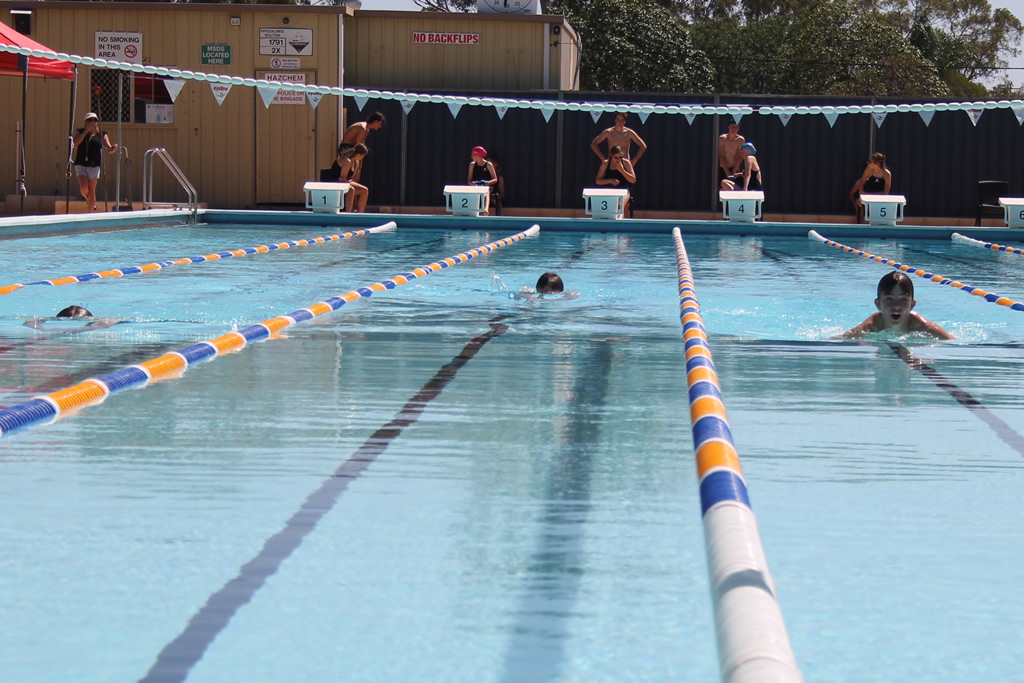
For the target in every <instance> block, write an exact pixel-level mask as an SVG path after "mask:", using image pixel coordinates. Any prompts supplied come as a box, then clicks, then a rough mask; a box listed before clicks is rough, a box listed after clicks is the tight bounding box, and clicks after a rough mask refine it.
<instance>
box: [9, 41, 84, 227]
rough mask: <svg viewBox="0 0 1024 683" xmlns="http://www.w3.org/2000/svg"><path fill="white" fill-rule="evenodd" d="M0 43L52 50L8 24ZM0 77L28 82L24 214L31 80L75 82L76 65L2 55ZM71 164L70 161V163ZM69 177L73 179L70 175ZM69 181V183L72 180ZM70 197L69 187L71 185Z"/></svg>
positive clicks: (22, 187)
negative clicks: (52, 79)
mask: <svg viewBox="0 0 1024 683" xmlns="http://www.w3.org/2000/svg"><path fill="white" fill-rule="evenodd" d="M0 44H2V45H13V46H16V47H22V48H26V47H27V48H30V49H32V50H43V51H48V52H49V51H51V50H50V48H48V47H46V46H45V45H43V44H42V43H37V42H36V41H34V40H32V39H31V38H29V37H28V36H25V35H22V34H21V33H18V32H17V31H15V30H14V29H13V28H11V27H10V26H8V25H7V24H4V23H0ZM0 76H21V77H22V78H24V79H25V83H24V87H23V89H22V94H21V140H20V147H19V149H20V152H21V175H20V177H19V178H18V181H17V182H18V194H20V195H21V210H22V213H24V212H25V195H26V189H25V124H26V120H25V100H26V96H27V93H28V79H29V78H61V79H64V80H69V81H72V80H74V79H75V65H74V64H72V63H71V62H65V61H61V60H59V59H46V58H44V57H35V56H26V55H21V54H16V53H14V52H0ZM74 99H75V98H74V95H72V98H71V119H72V120H71V124H70V125H71V126H72V127H73V126H74V115H75V112H74V109H75V104H74ZM70 158H71V147H70V144H69V146H68V159H69V160H70ZM69 163H70V162H69ZM69 178H70V176H69ZM69 182H70V180H69ZM69 194H70V186H69Z"/></svg>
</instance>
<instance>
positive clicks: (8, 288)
mask: <svg viewBox="0 0 1024 683" xmlns="http://www.w3.org/2000/svg"><path fill="white" fill-rule="evenodd" d="M396 228H397V225H396V224H395V222H394V221H390V222H388V223H385V224H384V225H378V226H377V227H375V228H361V229H359V230H350V231H348V232H344V233H342V234H340V235H323V236H320V237H310V238H309V239H303V240H289V241H287V242H274V243H271V244H261V245H260V246H258V247H246V248H244V249H228V250H226V251H221V252H216V253H213V254H203V255H202V256H188V257H185V258H179V259H173V260H170V261H159V262H157V263H146V264H144V265H141V266H130V267H128V268H114V269H111V270H100V271H97V272H95V273H86V274H85V275H70V276H68V277H59V278H53V279H52V280H39V281H38V282H26V283H24V284H22V283H15V284H13V285H4V286H0V296H3V295H4V294H10V293H11V292H16V291H18V290H19V289H22V288H23V287H31V286H33V285H53V286H59V285H70V284H74V283H77V282H88V281H90V280H99V279H102V278H110V277H124V276H125V275H137V274H138V273H151V272H153V271H156V270H162V269H164V268H170V267H171V266H181V265H187V264H189V263H203V262H206V261H219V260H222V259H229V258H235V257H237V256H248V255H249V254H265V253H267V252H271V251H277V250H279V249H290V248H292V247H305V246H308V245H310V244H326V243H328V242H336V241H338V240H343V239H348V238H350V237H363V236H365V235H372V234H374V233H378V232H394V230H395V229H396Z"/></svg>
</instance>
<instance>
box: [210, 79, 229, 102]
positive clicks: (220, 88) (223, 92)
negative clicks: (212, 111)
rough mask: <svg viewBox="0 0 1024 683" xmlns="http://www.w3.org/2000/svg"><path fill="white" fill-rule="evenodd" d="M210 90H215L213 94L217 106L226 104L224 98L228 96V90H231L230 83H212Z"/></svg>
mask: <svg viewBox="0 0 1024 683" xmlns="http://www.w3.org/2000/svg"><path fill="white" fill-rule="evenodd" d="M210 90H212V91H213V96H214V98H216V100H217V106H220V105H222V104H224V98H225V97H227V96H228V91H229V90H231V84H230V83H210Z"/></svg>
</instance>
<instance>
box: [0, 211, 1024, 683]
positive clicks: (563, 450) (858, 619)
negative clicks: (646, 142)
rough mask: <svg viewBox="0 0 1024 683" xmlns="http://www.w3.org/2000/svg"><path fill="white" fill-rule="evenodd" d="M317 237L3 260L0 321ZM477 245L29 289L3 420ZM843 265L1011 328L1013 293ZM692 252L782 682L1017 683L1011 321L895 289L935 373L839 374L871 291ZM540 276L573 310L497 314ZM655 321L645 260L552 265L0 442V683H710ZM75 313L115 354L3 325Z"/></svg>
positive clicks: (965, 250) (43, 242) (516, 267)
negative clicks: (914, 312)
mask: <svg viewBox="0 0 1024 683" xmlns="http://www.w3.org/2000/svg"><path fill="white" fill-rule="evenodd" d="M523 227H524V228H525V227H526V225H524V226H523ZM317 234H326V232H316V231H315V230H314V231H312V232H311V231H309V230H308V229H305V230H301V231H292V230H283V229H281V228H274V229H266V230H260V229H252V228H247V229H242V228H238V229H234V228H232V229H223V228H218V229H204V228H174V229H167V230H162V229H161V230H154V229H150V230H144V231H133V232H119V233H103V234H96V235H88V236H78V237H67V238H46V239H36V240H20V241H11V242H5V243H4V245H5V249H4V250H3V252H2V254H0V273H3V274H4V275H3V281H2V282H0V286H2V285H4V284H8V283H13V282H28V281H32V280H38V279H42V278H50V277H59V276H64V275H75V274H81V273H85V272H89V271H94V270H98V269H105V268H110V267H121V266H129V265H140V264H143V263H148V262H151V261H155V260H164V259H168V258H176V257H182V256H191V255H199V254H203V253H208V252H210V251H220V250H224V249H229V248H238V247H246V246H253V245H257V244H267V243H269V242H273V241H280V240H283V239H299V238H308V237H312V236H315V235H317ZM504 236H505V234H485V233H480V232H473V231H465V232H458V231H455V232H444V231H422V230H399V231H398V232H397V233H396V234H393V235H374V236H371V237H367V238H358V239H353V240H345V241H342V242H340V243H332V244H325V245H316V246H309V247H302V248H294V249H289V250H285V251H279V252H274V253H271V254H262V255H251V256H245V257H242V258H235V259H229V260H224V261H218V262H212V263H204V264H194V265H188V266H175V267H174V268H171V269H168V270H166V271H164V272H160V273H156V274H147V275H137V276H129V277H124V278H116V279H110V280H101V281H94V282H91V283H87V284H77V285H69V286H64V287H29V288H25V289H23V290H20V291H17V292H14V293H13V294H10V295H8V296H3V297H0V405H3V406H9V405H13V404H16V403H19V402H21V401H24V400H26V399H27V398H29V397H31V396H35V395H38V394H41V393H48V392H51V391H55V390H57V389H61V388H64V387H66V386H70V385H72V384H74V383H76V382H78V381H81V380H82V379H85V378H87V377H93V376H99V375H102V374H106V373H109V372H112V371H114V370H117V369H120V368H122V367H125V366H127V365H130V364H132V363H136V362H140V361H144V360H148V359H150V358H153V357H156V356H158V355H161V354H162V353H165V352H167V351H169V350H175V349H180V348H183V347H185V346H189V345H191V344H193V343H195V342H197V341H200V340H204V339H210V338H213V337H216V336H219V335H221V334H223V333H225V332H226V331H228V330H230V329H232V328H233V327H234V328H241V327H244V326H246V325H249V324H251V323H254V322H258V321H260V320H264V319H267V318H270V317H273V316H275V315H278V314H282V313H288V312H290V311H293V310H295V309H297V308H301V307H304V306H308V305H311V304H313V303H316V302H318V301H321V300H323V299H325V298H328V297H330V296H333V295H336V294H340V293H344V292H347V291H350V290H352V289H355V288H357V287H360V286H364V285H368V284H370V283H373V282H377V281H380V280H384V279H387V278H390V277H391V276H393V275H396V274H399V273H402V272H405V271H407V270H410V269H411V268H413V267H416V266H420V265H423V264H426V263H429V262H431V261H433V260H436V259H439V258H443V257H445V256H451V255H453V254H456V253H459V252H462V251H465V250H467V249H469V248H472V247H475V246H477V245H480V244H483V243H486V242H489V241H491V240H494V239H497V238H500V237H504ZM847 243H849V244H850V245H851V246H855V247H857V248H860V249H864V250H866V251H870V252H872V253H875V254H878V255H881V256H886V257H889V258H894V259H896V260H900V261H903V262H906V263H908V264H912V265H915V266H917V267H921V268H925V269H928V270H931V271H933V272H936V273H941V274H943V275H947V276H951V277H956V278H958V279H960V280H961V281H963V282H966V283H970V284H972V285H976V286H979V287H983V288H985V289H989V290H991V291H994V292H996V293H999V294H1001V295H1004V296H1008V297H1010V298H1012V299H1016V300H1024V292H1022V291H1021V289H1022V288H1021V286H1020V282H1021V278H1020V274H1021V268H1022V266H1024V259H1021V257H1019V256H1014V255H1006V254H993V253H990V252H987V251H983V250H980V249H974V248H970V247H966V246H960V245H955V246H954V245H951V244H948V243H938V242H908V243H903V244H896V243H891V242H887V241H857V240H847ZM686 244H687V249H688V251H689V255H690V259H691V263H692V267H693V271H694V279H695V282H696V288H697V293H698V296H699V297H700V300H701V305H702V315H703V317H704V320H705V324H706V326H707V328H708V331H709V335H710V339H711V348H712V352H713V354H714V358H715V363H716V366H717V368H718V374H719V378H720V381H721V384H722V393H723V395H724V397H725V401H726V406H727V409H728V411H729V419H730V423H731V426H732V430H733V434H734V438H735V441H736V445H737V447H738V449H739V452H740V456H741V459H742V461H743V465H744V472H745V474H746V477H747V480H748V486H749V488H750V494H751V502H752V505H753V508H754V511H755V513H756V514H757V515H758V520H759V524H760V530H761V535H762V539H763V541H764V545H765V551H766V554H767V557H768V560H769V563H770V566H771V570H772V574H773V576H774V578H775V580H776V583H777V585H778V593H779V600H780V603H781V605H782V609H783V614H784V616H785V618H786V622H787V626H788V629H789V635H790V638H791V640H792V644H793V649H794V652H795V655H796V658H797V661H798V662H799V664H800V666H801V668H802V670H803V671H804V673H805V675H806V677H807V680H809V681H908V680H928V681H950V682H952V681H964V680H1014V679H1015V677H1017V676H1019V673H1018V669H1019V666H1018V664H1017V662H1016V659H1017V658H1016V655H1015V653H1016V652H1017V650H1018V649H1019V642H1020V636H1021V633H1022V631H1024V616H1022V614H1024V610H1022V607H1024V604H1022V603H1024V598H1022V597H1021V595H1020V591H1019V590H1018V586H1017V584H1018V578H1019V576H1020V570H1019V567H1020V565H1021V562H1022V560H1024V550H1022V548H1024V544H1022V542H1021V541H1022V540H1024V539H1022V536H1024V532H1022V531H1021V530H1022V529H1024V524H1022V523H1024V519H1022V518H1024V514H1022V506H1021V502H1022V501H1021V499H1022V494H1021V493H1020V491H1021V472H1022V464H1024V448H1022V447H1021V442H1022V441H1024V439H1021V437H1020V436H1019V434H1020V433H1021V432H1022V431H1024V406H1022V400H1021V396H1022V393H1024V392H1022V386H1021V385H1022V380H1021V378H1022V377H1024V374H1022V373H1021V365H1022V363H1024V347H1022V346H1021V343H1020V340H1021V339H1022V331H1024V324H1022V323H1024V314H1021V313H1018V312H1015V311H1011V310H1008V309H1006V308H1003V307H1000V306H996V305H993V304H989V303H985V302H984V301H982V300H980V299H978V298H977V297H972V296H969V295H968V294H965V293H963V292H960V291H956V290H954V289H952V288H950V287H943V286H939V285H935V284H932V283H929V282H925V281H924V280H921V279H918V278H915V284H916V285H917V299H918V310H920V311H921V312H922V313H923V314H924V315H926V316H927V317H929V318H931V319H933V320H935V321H937V322H939V323H940V324H941V325H943V326H944V327H946V329H948V330H950V331H951V332H953V333H954V334H955V335H957V336H958V337H960V338H961V339H960V340H958V341H956V342H943V343H937V342H933V341H931V340H928V339H922V338H908V339H891V338H888V339H872V340H865V341H863V342H859V343H858V342H843V341H835V340H832V339H830V337H832V336H833V335H835V334H837V333H839V332H841V331H842V330H844V329H847V328H849V327H852V326H853V325H855V324H857V323H859V322H860V321H861V320H863V319H864V318H865V317H866V316H867V315H868V314H869V313H870V312H871V310H872V306H871V300H872V299H873V298H874V286H875V283H876V282H877V280H878V278H879V277H881V275H883V274H884V273H886V272H888V270H889V269H888V268H887V267H885V266H883V265H880V264H877V263H873V262H869V261H866V260H864V259H862V258H858V257H854V256H851V255H848V254H844V253H841V252H839V251H837V250H835V249H832V248H828V247H824V246H822V245H820V244H817V243H814V242H811V241H809V240H798V239H790V238H764V239H760V240H758V239H753V238H739V237H736V238H704V237H687V238H686ZM550 269H555V270H558V271H559V272H560V273H561V274H562V275H563V277H564V278H565V280H566V283H567V285H568V287H569V288H570V289H572V290H575V291H578V292H579V293H580V297H579V299H577V300H575V301H569V302H545V303H542V304H529V303H526V302H524V301H521V300H516V299H514V298H510V296H509V294H510V292H511V293H514V292H515V291H517V290H518V289H519V288H520V287H522V286H524V285H532V284H533V282H534V281H535V280H536V277H537V276H538V275H539V274H540V273H541V272H543V271H544V270H550ZM495 275H497V276H498V277H497V279H495V277H494V276H495ZM502 286H504V287H505V289H502V288H501V287H502ZM676 286H677V285H676V272H675V257H674V252H673V248H672V241H671V238H670V236H669V235H667V234H666V235H664V236H658V235H644V236H630V237H620V236H615V235H589V234H564V233H543V232H542V234H541V237H539V238H538V239H533V240H527V241H524V242H519V243H516V244H513V245H511V246H509V247H506V248H504V249H501V250H499V251H497V252H495V253H493V254H490V255H487V256H484V257H480V258H477V259H473V260H472V261H470V262H468V263H464V264H461V265H459V266H457V267H454V268H451V269H448V270H445V271H441V272H439V273H436V274H433V275H430V276H428V277H425V278H422V279H419V280H415V281H413V282H411V283H410V284H408V285H406V286H404V287H399V288H396V289H395V290H393V291H390V292H387V293H381V294H375V295H374V296H373V297H372V298H369V299H361V300H359V301H357V302H355V303H353V304H349V305H347V306H345V307H343V308H342V309H341V310H339V311H337V312H335V313H333V314H330V315H326V316H321V317H319V318H316V319H315V320H312V321H309V322H307V323H303V324H301V325H297V326H294V327H291V328H288V329H287V330H286V331H285V332H284V333H283V335H282V336H281V338H278V339H272V340H269V341H267V342H263V343H259V344H254V345H252V346H250V347H248V348H245V349H243V350H241V351H239V352H237V353H233V354H229V355H226V356H224V357H221V358H217V359H215V360H213V361H212V362H209V363H205V364H202V365H199V366H197V367H194V368H192V369H190V370H189V371H188V372H187V373H186V374H185V375H184V376H183V377H181V378H178V379H168V380H165V381H162V382H160V383H157V384H156V385H154V386H150V387H147V388H144V389H140V390H131V391H125V392H121V393H119V394H116V395H114V396H112V397H111V398H110V399H108V400H107V401H106V402H105V403H103V404H102V405H99V406H94V407H89V408H85V409H83V410H82V411H80V412H79V413H78V414H75V415H72V416H69V417H66V418H65V419H63V420H61V421H59V422H57V423H55V424H52V425H45V426H41V427H38V428H35V429H32V430H27V431H24V432H21V433H18V434H15V435H13V436H11V437H7V438H5V439H3V440H2V441H0V516H2V518H3V519H4V524H3V527H2V529H3V531H2V532H0V548H3V552H2V553H0V609H2V612H3V614H4V619H3V620H0V670H2V671H4V679H5V680H12V681H67V680H84V681H93V680H95V681H107V680H138V679H142V678H144V677H145V676H146V675H147V672H153V678H152V680H176V679H180V678H181V677H183V676H185V675H187V678H188V680H190V681H223V680H288V681H299V680H306V681H323V680H353V681H381V680H442V679H443V680H452V681H486V680H493V681H549V680H550V681H622V680H643V681H662V680H675V681H709V680H715V679H716V677H717V658H716V654H715V644H714V630H713V625H712V621H711V609H710V598H709V595H708V587H707V578H706V565H705V560H704V549H703V536H702V530H701V526H700V506H699V501H698V496H697V484H696V476H695V472H694V466H693V464H692V450H691V448H692V446H691V440H690V435H689V421H688V407H687V406H688V404H687V400H686V378H685V372H684V369H683V349H682V343H681V340H680V326H679V320H678V302H677V299H676ZM73 303H74V304H80V305H81V304H84V305H86V306H87V307H88V308H90V310H92V311H93V312H94V313H95V314H97V315H100V316H109V317H112V318H115V319H117V320H122V321H124V322H121V323H120V324H117V325H114V326H113V327H109V328H106V329H93V330H85V331H83V330H81V328H77V329H72V328H71V327H70V325H71V324H70V323H61V324H56V323H53V322H52V321H51V322H47V323H46V324H45V325H44V328H45V329H44V330H42V331H39V330H33V329H30V328H28V327H25V326H24V325H23V323H24V322H25V320H27V319H28V318H30V317H32V316H46V315H52V314H53V313H54V312H56V311H57V310H59V309H60V308H63V307H64V306H66V305H68V304H73ZM488 333H489V335H490V336H482V335H487V334H488ZM900 354H902V358H901V355H900ZM460 356H461V357H462V358H463V359H464V361H465V362H464V364H463V365H461V366H460V367H458V369H457V371H455V372H454V375H452V369H453V368H452V366H451V365H450V364H451V363H452V362H453V360H454V359H457V358H459V357H460ZM446 367H447V368H448V370H447V371H446V370H445V368H446ZM965 396H967V398H965ZM956 397H959V399H960V400H959V401H958V400H957V399H956ZM396 420H397V421H396ZM310 497H311V502H310V503H309V504H308V505H307V506H306V507H305V508H304V507H303V506H304V501H307V499H310ZM304 509H305V511H306V513H305V514H306V515H307V516H305V517H303V516H302V511H303V510H304ZM297 513H298V514H299V515H300V517H299V518H295V517H294V516H295V515H296V514H297ZM289 520H292V522H291V523H289ZM275 539H276V540H275ZM254 560H255V567H254V565H253V564H252V563H253V561H254ZM268 566H271V567H273V570H274V571H273V573H271V574H270V575H269V576H267V578H266V581H265V583H260V582H259V581H258V580H254V577H256V576H258V575H259V569H260V568H266V567H268ZM240 576H241V577H243V578H244V579H246V581H242V582H240V583H239V582H235V583H232V582H233V580H235V579H237V578H238V577H240ZM225 586H228V587H229V590H226V591H225V590H224V588H225ZM208 601H210V602H211V604H212V605H213V606H214V607H215V608H217V609H214V610H213V612H214V613H218V610H219V613H224V612H225V611H229V612H230V614H231V618H230V619H229V620H227V621H226V622H219V623H218V622H217V620H216V619H215V618H213V617H211V615H210V613H209V612H207V611H204V605H206V604H207V603H208ZM193 620H195V621H196V622H198V623H199V624H200V625H204V626H205V627H206V630H203V629H199V630H198V631H194V630H190V629H191V627H190V626H189V624H190V621H193ZM183 633H185V634H187V635H195V634H198V635H196V637H195V638H193V639H191V640H189V643H188V644H187V646H185V647H183V648H181V649H175V648H176V647H177V646H176V645H175V643H176V642H177V641H176V639H178V638H179V636H181V635H182V634H183ZM161 652H173V653H177V654H180V655H182V657H183V658H184V659H183V660H180V661H185V660H187V661H188V663H187V664H186V665H183V667H179V668H178V669H175V668H174V667H171V666H165V665H164V663H165V662H166V660H159V659H158V658H159V657H160V654H161ZM182 653H183V654H182Z"/></svg>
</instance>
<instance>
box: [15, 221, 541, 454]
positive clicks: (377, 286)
mask: <svg viewBox="0 0 1024 683" xmlns="http://www.w3.org/2000/svg"><path fill="white" fill-rule="evenodd" d="M539 232H540V226H539V225H533V226H531V227H530V228H528V229H526V230H523V231H522V232H519V233H516V234H515V235H510V236H509V237H505V238H503V239H500V240H495V241H494V242H489V243H488V244H484V245H481V246H479V247H475V248H473V249H470V250H469V251H464V252H462V253H461V254H456V255H455V256H449V257H448V258H446V259H442V260H440V261H435V262H434V263H431V264H428V265H426V266H421V267H419V268H415V269H413V270H411V271H409V272H407V273H402V274H401V275H395V276H394V277H392V278H391V279H389V280H384V281H383V282H377V283H374V284H372V285H370V286H369V287H360V288H359V289H356V290H353V291H351V292H347V293H345V294H341V295H339V296H335V297H331V298H330V299H327V300H326V301H321V302H319V303H316V304H313V305H312V306H307V307H306V308H300V309H299V310H297V311H293V312H292V313H288V314H287V315H279V316H277V317H276V318H270V319H269V320H264V321H263V322H261V323H257V324H255V325H250V326H249V327H246V328H244V329H241V330H238V331H237V332H229V333H227V334H225V335H222V336H220V337H217V338H216V339H209V340H207V341H204V342H200V343H198V344H194V345H192V346H189V347H188V348H185V349H181V350H180V351H172V352H170V353H166V354H164V355H162V356H160V357H158V358H153V359H152V360H148V361H146V362H144V363H139V364H138V365H132V366H129V367H127V368H124V369H122V370H118V371H117V372H114V373H111V374H109V375H104V376H103V377H97V378H93V379H87V380H85V381H84V382H81V383H79V384H76V385H75V386H72V387H68V388H67V389H61V390H60V391H55V392H53V393H51V394H47V395H45V396H38V397H36V398H34V399H32V400H30V401H26V402H25V403H20V404H18V405H16V406H12V407H10V408H7V409H6V410H0V436H7V435H8V434H10V433H11V432H13V431H15V430H18V429H23V428H25V427H30V426H33V425H35V424H38V423H41V422H52V421H54V420H56V419H57V418H59V417H60V416H61V415H62V414H64V413H68V412H72V411H75V410H78V409H81V408H85V407H87V406H91V405H96V404H98V403H102V402H103V401H105V400H106V399H107V397H108V396H110V395H111V394H114V393H117V392H119V391H123V390H124V389H131V388H142V387H145V386H149V384H150V383H151V382H153V381H154V380H158V379H172V378H176V377H180V376H181V375H182V374H184V372H185V370H187V369H188V368H190V367H192V366H193V365H195V364H197V363H202V362H204V361H208V360H213V359H214V358H217V357H219V356H220V355H221V354H224V353H232V352H234V351H241V350H242V349H243V348H244V347H245V346H247V345H248V344H250V343H252V342H258V341H266V340H267V339H271V338H272V336H271V335H273V334H274V333H276V332H279V331H280V330H283V329H284V328H286V327H290V326H292V325H297V324H299V323H302V322H305V321H307V320H311V319H313V318H315V317H317V316H320V315H324V314H326V313H332V312H334V311H336V310H338V309H339V308H341V307H342V306H344V305H345V304H347V303H349V302H352V301H356V300H357V299H359V298H362V297H369V296H372V295H373V293H374V292H386V291H387V290H389V289H394V288H395V287H398V286H401V285H405V284H408V283H409V282H411V281H412V280H415V279H417V278H421V277H426V276H427V275H430V274H431V273H436V272H437V271H439V270H443V269H445V268H451V267H452V266H456V265H458V264H460V263H465V262H466V261H469V260H470V259H472V258H475V257H477V256H481V255H483V254H488V253H490V252H492V251H497V250H498V249H501V248H502V247H507V246H508V245H510V244H514V243H516V242H518V241H520V240H523V239H526V238H527V237H534V236H536V235H537V234H538V233H539Z"/></svg>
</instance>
